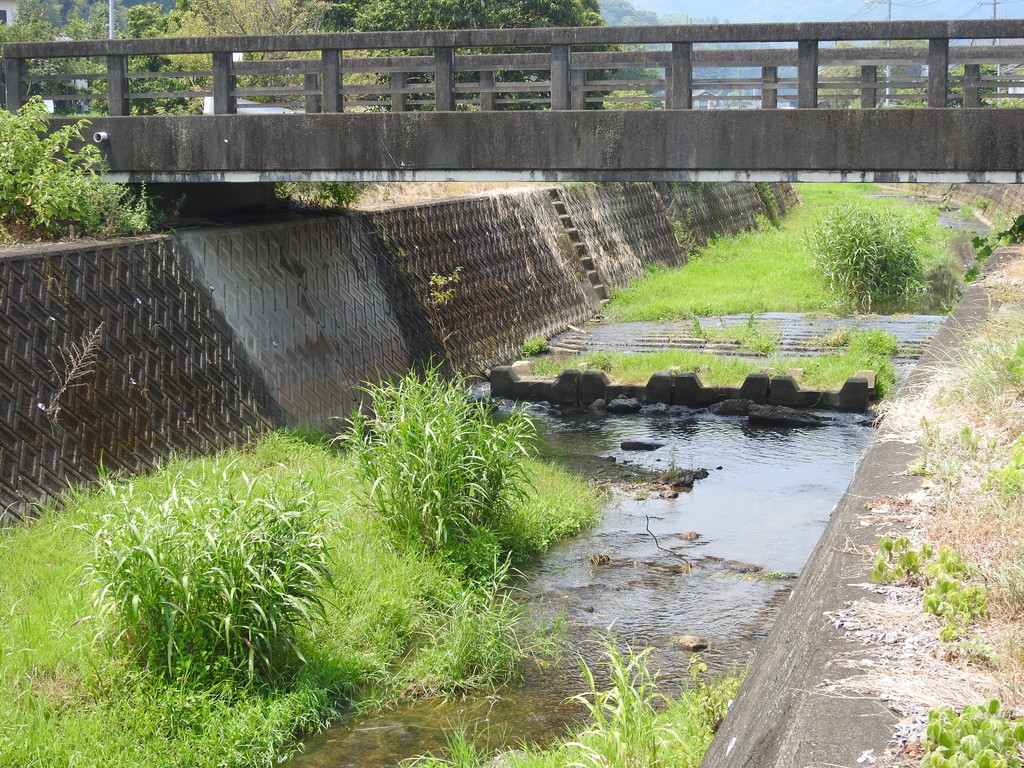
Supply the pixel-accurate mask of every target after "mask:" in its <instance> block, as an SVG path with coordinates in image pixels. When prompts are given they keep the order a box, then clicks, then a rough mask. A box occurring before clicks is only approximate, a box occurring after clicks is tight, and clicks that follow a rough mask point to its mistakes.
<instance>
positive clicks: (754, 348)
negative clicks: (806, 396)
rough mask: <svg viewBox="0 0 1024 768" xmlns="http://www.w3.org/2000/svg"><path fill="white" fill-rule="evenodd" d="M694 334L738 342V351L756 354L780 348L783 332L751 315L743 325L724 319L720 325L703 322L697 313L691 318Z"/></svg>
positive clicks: (768, 353)
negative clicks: (727, 323) (727, 322)
mask: <svg viewBox="0 0 1024 768" xmlns="http://www.w3.org/2000/svg"><path fill="white" fill-rule="evenodd" d="M690 323H691V324H692V326H693V335H694V336H697V337H698V338H701V339H704V340H705V341H712V342H719V343H726V344H736V345H737V351H738V352H749V353H751V354H755V355H771V354H774V353H775V350H776V349H778V344H779V338H780V337H781V335H782V334H781V332H780V331H779V330H778V328H776V327H775V326H773V325H772V324H770V323H759V322H757V321H756V320H755V319H754V315H751V316H750V318H749V319H748V320H747V322H746V323H744V324H743V325H726V324H725V321H722V322H721V324H720V325H719V326H718V327H715V326H713V325H708V324H707V323H702V322H701V321H700V318H699V317H697V316H696V315H695V316H694V317H693V318H691V320H690Z"/></svg>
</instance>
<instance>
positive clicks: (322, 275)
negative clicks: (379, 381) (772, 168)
mask: <svg viewBox="0 0 1024 768" xmlns="http://www.w3.org/2000/svg"><path fill="white" fill-rule="evenodd" d="M753 189H754V186H753V185H731V186H730V185H721V186H716V187H709V188H707V189H700V188H699V187H694V188H692V189H687V187H686V186H680V187H675V188H672V192H671V194H670V195H668V196H666V193H665V191H664V190H663V189H661V188H656V187H654V186H652V185H649V184H640V185H635V184H628V185H609V186H602V187H584V186H575V187H563V188H560V189H557V190H549V189H536V190H532V191H526V192H515V193H507V194H499V195H490V196H483V197H477V198H471V199H460V200H453V201H443V202H437V203H432V204H427V205H418V206H408V207H402V208H393V209H390V210H386V211H380V212H374V213H365V214H360V213H346V214H336V215H321V216H299V215H293V216H290V217H285V218H280V219H278V220H275V221H272V222H271V221H268V222H266V223H262V224H246V225H244V226H229V227H211V228H205V229H199V230H191V231H182V232H179V233H177V234H175V235H173V236H153V237H146V238H133V239H122V240H116V241H110V242H98V243H97V242H86V241H81V242H76V243H67V244H54V245H48V246H32V245H28V246H16V247H12V248H9V249H7V250H5V251H3V252H0V307H2V310H3V321H2V324H0V520H2V519H4V518H14V517H19V516H21V515H23V514H25V513H26V512H27V511H29V510H30V509H31V505H32V504H33V503H36V502H42V501H45V500H47V499H48V498H49V497H51V496H53V495H54V494H57V493H60V492H61V491H62V490H63V489H64V488H66V487H67V483H68V482H75V483H80V482H85V481H88V480H89V479H91V478H94V477H95V476H96V473H97V470H98V468H99V467H100V465H102V466H103V467H104V469H105V470H107V471H118V470H123V471H126V472H138V471H144V470H147V469H149V468H152V467H154V466H155V465H157V464H158V463H159V462H161V461H162V460H164V459H166V458H167V457H169V456H171V455H175V454H193V453H201V452H207V451H211V450H215V449H218V448H222V447H225V446H227V445H230V444H232V443H237V442H239V441H242V440H244V439H246V438H248V437H249V435H250V434H251V431H252V430H257V431H259V430H263V429H268V428H271V427H276V426H284V425H298V424H310V425H315V426H325V427H328V428H329V427H331V426H332V424H334V423H335V422H333V421H332V419H333V418H334V417H343V416H345V415H347V414H348V413H349V412H350V410H351V408H352V407H353V406H354V405H355V404H356V403H357V402H358V400H359V393H358V391H357V390H356V389H355V387H356V386H357V385H358V383H359V382H362V381H365V380H367V379H376V378H379V377H386V376H389V375H395V374H399V373H402V372H404V371H406V370H408V368H409V367H410V366H414V365H417V364H420V363H424V362H425V361H427V360H429V359H430V358H431V357H432V356H433V357H434V359H447V360H450V361H452V362H453V363H454V364H455V365H456V366H457V367H458V368H460V369H462V370H465V371H470V372H472V371H481V370H483V369H485V368H488V367H490V366H493V365H496V364H499V363H504V362H509V361H511V360H513V359H515V358H516V357H518V356H519V352H520V350H521V348H522V343H523V341H524V340H525V339H528V338H531V337H533V336H547V335H550V334H553V333H555V332H557V331H560V330H563V329H564V328H565V327H566V326H567V325H570V324H574V323H578V322H582V321H584V320H586V319H587V318H589V317H590V316H592V315H593V313H594V312H596V311H598V310H599V309H600V306H601V296H602V291H603V290H604V289H602V290H598V288H599V287H601V286H602V285H603V283H604V282H607V283H608V284H609V285H612V286H618V285H624V284H625V283H626V282H627V281H628V280H629V279H630V278H631V277H632V276H635V275H638V274H640V272H641V271H642V269H643V266H644V265H645V264H647V263H666V264H678V263H685V258H686V256H685V250H684V249H683V248H682V247H681V246H680V244H679V243H678V242H677V239H676V236H675V234H674V229H673V224H672V219H671V217H670V215H669V213H667V211H668V210H670V209H671V207H672V205H673V203H671V202H666V200H677V199H679V198H680V196H681V195H683V194H684V190H685V194H686V195H689V196H690V197H691V198H692V199H694V200H697V199H700V200H703V201H707V202H706V205H705V208H703V209H701V208H699V207H698V206H693V207H692V209H693V210H694V211H698V213H699V211H701V210H707V211H709V212H710V211H712V210H713V211H714V213H713V214H709V215H711V216H712V219H713V220H711V221H709V220H705V219H704V218H702V217H701V216H702V215H698V213H693V218H692V220H691V219H687V223H688V224H689V225H691V226H694V227H699V228H706V229H707V230H708V231H710V230H715V231H718V232H721V233H723V234H725V233H729V232H733V231H737V230H738V229H740V228H742V227H743V226H746V225H748V224H749V223H750V220H751V216H752V214H750V212H749V211H748V210H747V209H748V207H749V208H750V209H751V210H754V211H755V212H756V213H762V214H764V215H767V214H765V211H766V208H765V206H764V201H763V200H762V199H761V196H759V195H758V194H754V192H752V191H751V190H753ZM755 191H756V190H755ZM712 201H719V202H717V203H714V204H712ZM715 206H717V207H715ZM740 211H745V212H746V215H744V216H740V215H739V212H740ZM734 215H735V217H734V220H733V219H730V217H731V216H734ZM701 231H704V230H703V229H701ZM456 272H457V273H458V275H459V282H458V283H455V284H453V285H452V286H451V287H452V288H453V289H454V290H453V292H452V295H451V297H450V298H449V299H448V300H446V301H437V300H435V299H436V298H437V297H436V291H435V295H432V291H431V277H432V276H446V275H453V274H455V273H456ZM84 347H88V351H87V354H83V348H84Z"/></svg>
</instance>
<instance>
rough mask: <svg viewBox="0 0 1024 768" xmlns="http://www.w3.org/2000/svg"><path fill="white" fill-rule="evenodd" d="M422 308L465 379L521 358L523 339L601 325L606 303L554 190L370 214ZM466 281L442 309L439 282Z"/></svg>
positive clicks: (437, 344)
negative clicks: (588, 274)
mask: <svg viewBox="0 0 1024 768" xmlns="http://www.w3.org/2000/svg"><path fill="white" fill-rule="evenodd" d="M367 216H368V219H369V221H370V222H371V225H372V227H373V229H374V231H375V232H376V234H377V237H378V238H379V240H380V242H381V244H382V247H383V248H385V249H386V250H387V252H388V253H389V255H390V257H391V258H392V259H394V262H395V264H396V266H397V268H398V270H399V271H400V272H401V274H402V276H403V279H404V281H405V283H406V285H407V286H408V288H409V290H410V291H411V292H412V294H413V295H414V296H415V297H416V302H417V303H418V304H419V305H420V306H423V307H425V308H427V314H428V317H429V319H430V322H431V327H432V330H433V343H432V344H431V345H430V349H431V350H433V351H435V352H437V353H439V354H441V355H443V356H444V358H445V359H447V360H449V361H452V362H453V363H454V364H455V366H456V367H457V368H459V369H461V370H464V371H474V372H479V371H482V370H483V369H485V368H487V367H489V366H492V365H496V364H499V363H502V362H507V361H508V360H510V359H512V358H515V357H516V356H517V355H519V354H520V353H521V350H522V346H523V341H524V340H525V339H528V338H531V337H534V336H548V335H552V334H554V333H556V332H557V331H559V330H564V329H565V327H566V326H568V325H571V324H575V323H581V322H583V321H585V320H587V319H588V318H589V317H592V316H593V314H594V313H595V312H596V311H597V310H598V308H599V307H600V302H599V300H598V299H597V297H596V296H595V294H594V293H593V291H592V290H588V289H589V285H588V284H587V283H586V281H585V280H584V272H583V269H582V267H581V266H580V259H579V256H578V255H577V254H576V253H575V251H574V249H573V245H572V243H571V242H570V241H569V238H568V237H567V236H566V234H565V232H564V230H563V229H562V227H561V225H560V222H559V218H558V215H557V214H556V212H555V209H554V206H553V205H552V202H551V198H550V195H549V194H548V192H547V190H537V191H530V192H521V193H515V194H506V195H490V196H483V197H474V198H468V199H459V200H450V201H445V202H439V203H434V204H430V205H417V206H406V207H398V208H391V209H389V210H386V211H381V212H377V213H372V214H367ZM456 270H459V282H458V283H456V284H453V285H452V286H451V288H452V289H453V293H452V295H451V298H450V300H448V301H446V302H439V301H436V300H435V301H432V299H431V287H430V278H431V276H432V275H438V276H442V277H443V276H450V275H453V274H455V272H456Z"/></svg>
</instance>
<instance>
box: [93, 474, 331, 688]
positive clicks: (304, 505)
mask: <svg viewBox="0 0 1024 768" xmlns="http://www.w3.org/2000/svg"><path fill="white" fill-rule="evenodd" d="M230 471H231V467H230V466H229V467H228V468H227V469H226V470H225V472H226V473H229V472H230ZM108 493H109V494H110V497H111V498H110V507H111V511H110V512H109V513H108V514H106V515H104V517H103V518H102V520H101V524H100V526H99V528H98V529H97V531H96V533H95V536H94V540H95V556H94V558H93V559H92V561H91V562H90V564H89V569H90V570H91V572H92V573H93V575H94V577H95V578H96V580H97V582H98V583H99V587H98V589H97V593H96V602H97V604H98V605H99V606H100V608H101V610H102V611H103V612H104V613H105V614H109V615H110V616H111V619H112V622H113V625H112V631H113V632H114V639H115V642H116V643H123V644H125V645H127V646H128V647H130V648H132V649H134V650H135V651H136V652H137V653H138V654H139V657H140V659H141V660H142V662H143V663H144V664H145V665H146V666H147V667H149V668H150V669H152V670H157V671H159V672H161V673H163V674H164V675H166V676H167V677H168V678H170V679H184V680H189V681H195V682H199V683H218V682H221V681H223V680H225V679H244V680H248V681H253V680H255V679H257V678H260V679H269V678H272V677H274V676H275V675H278V674H280V672H281V671H282V670H284V669H288V668H289V666H290V664H291V662H292V661H293V660H294V659H295V656H296V646H295V633H296V629H297V628H298V626H299V625H301V624H308V623H309V622H311V621H313V620H314V619H317V618H320V617H322V615H323V605H322V604H321V602H320V597H319V594H320V591H321V589H322V587H323V586H324V585H325V584H327V583H328V582H329V581H330V578H329V574H328V571H327V565H326V563H327V552H326V548H325V545H324V540H323V536H322V534H321V533H319V532H318V531H317V524H318V522H319V520H318V518H319V516H320V511H319V509H318V504H317V502H316V500H315V499H314V498H313V497H312V495H311V494H310V493H309V492H307V491H303V490H302V489H301V488H293V489H284V488H281V489H278V488H274V487H267V486H265V485H263V484H262V483H260V482H259V481H258V480H256V479H254V480H253V481H251V482H249V483H248V484H247V486H246V487H245V488H244V489H242V490H240V491H239V490H236V489H234V488H232V487H230V486H229V485H228V484H227V482H226V477H225V484H224V485H223V486H222V487H221V488H219V489H213V490H212V491H211V490H210V489H206V490H201V489H199V488H197V487H189V486H187V485H185V486H180V487H175V488H174V489H173V491H172V493H171V495H170V497H169V498H161V497H156V496H153V495H151V494H145V493H139V494H136V493H135V492H134V486H133V485H131V484H128V485H123V486H114V485H110V486H108Z"/></svg>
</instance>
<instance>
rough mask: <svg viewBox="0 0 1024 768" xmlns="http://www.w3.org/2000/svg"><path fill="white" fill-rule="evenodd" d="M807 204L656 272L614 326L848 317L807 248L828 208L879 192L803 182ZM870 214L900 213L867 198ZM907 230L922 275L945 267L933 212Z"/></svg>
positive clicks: (618, 310) (923, 212) (625, 297)
mask: <svg viewBox="0 0 1024 768" xmlns="http://www.w3.org/2000/svg"><path fill="white" fill-rule="evenodd" d="M799 191H800V196H801V198H802V200H803V205H801V206H799V207H797V208H795V209H793V210H791V211H790V212H789V213H787V214H786V216H785V218H784V219H783V221H782V222H781V226H780V227H779V228H778V229H776V228H775V227H773V226H762V227H760V228H759V229H757V230H753V231H748V232H743V233H740V234H738V235H736V236H733V237H728V238H720V239H716V240H712V241H711V242H709V243H708V244H707V245H705V246H703V247H701V248H699V249H697V250H695V251H694V252H693V253H691V254H690V264H688V265H687V266H686V267H684V268H682V269H652V270H650V271H649V272H648V274H647V276H646V277H644V278H643V279H641V280H638V281H636V282H635V283H634V284H633V285H631V286H630V287H629V288H627V289H625V290H623V291H620V292H619V293H617V294H616V295H615V297H614V298H613V300H612V302H611V303H610V304H609V305H608V307H607V312H608V313H609V315H610V316H611V317H612V318H613V319H615V320H627V321H632V320H651V321H658V320H678V319H683V318H686V317H691V316H694V315H701V316H703V315H729V314H749V313H751V312H812V311H821V310H828V311H833V312H840V313H842V312H848V311H850V310H852V309H854V308H855V306H856V303H855V302H854V301H852V300H851V299H849V298H847V297H844V296H840V295H836V294H835V293H834V292H833V291H832V290H831V289H830V288H829V283H828V280H826V279H825V278H823V277H822V276H821V274H820V273H819V271H818V270H817V269H816V268H815V266H814V263H813V256H812V253H811V251H810V249H809V248H808V242H809V241H810V240H811V238H812V236H813V233H814V231H815V229H816V228H817V227H818V226H819V223H820V222H821V220H822V219H823V217H825V216H826V214H827V213H828V209H829V208H830V207H831V206H834V205H837V204H839V203H844V202H849V201H850V200H852V199H856V198H857V196H858V195H865V194H877V193H878V192H879V189H878V188H877V187H875V186H874V185H872V184H801V185H799ZM859 204H860V205H863V206H865V207H866V208H867V209H869V210H879V211H887V210H896V209H897V207H898V206H900V204H899V203H898V202H896V201H893V200H864V201H863V202H862V203H859ZM906 211H907V212H906V213H905V214H901V215H906V216H907V217H908V227H910V231H911V234H912V235H913V237H914V238H915V241H916V242H922V240H923V242H924V244H922V246H921V249H922V250H921V253H922V258H923V260H924V264H925V271H927V269H928V268H930V267H931V266H933V265H935V264H937V263H946V262H948V260H949V256H948V254H947V253H946V251H945V247H944V244H945V241H946V240H945V238H946V235H945V233H944V232H943V231H942V230H941V228H940V227H939V226H938V224H937V223H936V221H935V219H936V214H935V212H934V211H930V210H928V209H926V208H923V207H920V206H913V207H909V208H906Z"/></svg>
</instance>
